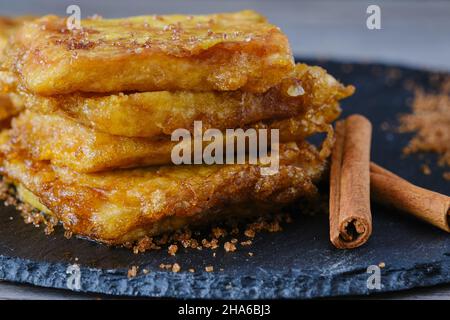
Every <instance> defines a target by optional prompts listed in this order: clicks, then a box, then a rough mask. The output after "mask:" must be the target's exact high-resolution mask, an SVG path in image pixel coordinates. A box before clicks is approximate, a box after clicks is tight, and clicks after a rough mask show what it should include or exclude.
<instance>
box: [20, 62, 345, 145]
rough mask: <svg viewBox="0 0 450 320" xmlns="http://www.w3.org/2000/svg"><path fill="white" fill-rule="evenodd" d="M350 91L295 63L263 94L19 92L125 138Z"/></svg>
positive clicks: (231, 121) (282, 111)
mask: <svg viewBox="0 0 450 320" xmlns="http://www.w3.org/2000/svg"><path fill="white" fill-rule="evenodd" d="M352 93H353V87H351V86H347V87H345V86H343V85H342V84H341V83H339V82H338V81H336V80H335V79H334V78H333V77H332V76H330V75H329V74H328V73H327V72H326V71H325V70H324V69H322V68H320V67H310V66H307V65H305V64H298V65H297V66H296V68H295V75H294V76H293V77H292V78H287V79H284V80H283V81H282V82H281V83H280V84H278V85H277V86H275V87H272V88H271V89H269V90H268V91H267V92H265V93H260V94H255V93H248V92H243V91H234V92H218V91H216V92H190V91H176V92H169V91H157V92H144V93H134V94H117V95H107V96H104V95H92V94H90V95H88V94H74V95H60V96H55V97H43V96H37V95H33V94H27V93H23V96H25V97H26V98H25V101H26V106H27V107H28V108H30V109H32V110H33V111H37V112H40V113H44V114H50V113H55V112H57V113H60V114H63V115H65V116H68V117H70V118H72V119H74V120H76V121H77V122H80V123H82V124H84V125H86V126H89V127H91V128H94V129H97V130H99V131H102V132H106V133H110V134H114V135H120V136H127V137H152V138H155V137H159V136H164V135H170V134H171V133H172V132H173V131H174V130H175V129H177V128H186V129H189V130H191V131H192V129H193V123H194V121H198V120H200V121H202V125H203V127H204V128H205V129H208V128H216V129H219V130H224V129H227V128H238V127H244V126H245V125H248V124H250V123H254V122H258V121H261V120H267V119H281V118H288V117H294V116H298V115H300V114H304V113H305V112H306V111H310V110H311V109H313V110H317V109H319V108H320V107H322V106H323V105H325V104H335V103H336V102H337V101H339V100H340V99H343V98H345V97H347V96H349V95H351V94H352Z"/></svg>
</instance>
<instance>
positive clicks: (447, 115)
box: [399, 77, 450, 179]
mask: <svg viewBox="0 0 450 320" xmlns="http://www.w3.org/2000/svg"><path fill="white" fill-rule="evenodd" d="M399 129H400V132H415V135H414V137H413V138H412V139H411V141H410V142H409V144H408V145H407V146H406V147H405V148H404V150H403V152H404V153H405V154H411V153H417V152H434V153H437V154H439V162H438V164H439V165H440V166H450V77H447V78H446V79H444V80H443V81H442V82H441V85H440V90H439V92H438V93H427V92H425V91H424V90H423V89H421V88H415V89H414V99H413V102H412V113H411V114H406V115H402V116H401V117H400V128H399ZM424 173H425V174H427V173H429V170H425V171H424ZM449 175H450V173H449V172H445V173H444V178H445V179H448V178H449Z"/></svg>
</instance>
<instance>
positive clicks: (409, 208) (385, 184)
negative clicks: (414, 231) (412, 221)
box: [370, 163, 450, 232]
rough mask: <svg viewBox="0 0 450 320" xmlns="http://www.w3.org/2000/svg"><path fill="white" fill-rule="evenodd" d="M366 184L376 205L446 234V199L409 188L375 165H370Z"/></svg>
mask: <svg viewBox="0 0 450 320" xmlns="http://www.w3.org/2000/svg"><path fill="white" fill-rule="evenodd" d="M370 184H371V192H372V196H373V198H374V200H376V201H377V202H381V203H383V204H388V205H391V206H393V207H395V208H397V209H399V210H401V211H403V212H407V213H410V214H412V215H414V216H416V217H417V218H419V219H421V220H424V221H426V222H428V223H430V224H432V225H434V226H436V227H438V228H440V229H442V230H444V231H447V232H450V211H449V210H450V197H448V196H446V195H443V194H440V193H437V192H434V191H430V190H427V189H424V188H421V187H418V186H416V185H413V184H412V183H410V182H408V181H406V180H405V179H403V178H400V177H399V176H397V175H395V174H394V173H392V172H390V171H388V170H386V169H384V168H382V167H380V166H379V165H377V164H375V163H371V164H370Z"/></svg>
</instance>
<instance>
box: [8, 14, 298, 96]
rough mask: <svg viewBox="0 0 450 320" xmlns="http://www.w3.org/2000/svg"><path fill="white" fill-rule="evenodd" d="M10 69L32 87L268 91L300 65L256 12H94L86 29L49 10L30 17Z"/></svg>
mask: <svg viewBox="0 0 450 320" xmlns="http://www.w3.org/2000/svg"><path fill="white" fill-rule="evenodd" d="M12 45H13V48H12V49H11V50H10V51H9V54H8V56H9V59H8V66H9V69H10V71H14V72H16V73H18V74H19V75H20V78H21V79H22V80H23V82H24V85H25V87H26V88H28V89H29V90H30V91H31V92H33V93H37V94H42V95H55V94H67V93H73V92H121V91H158V90H170V91H173V90H194V91H209V90H219V91H228V90H237V89H242V90H244V91H250V92H264V91H266V90H268V89H269V88H270V87H272V86H274V85H275V84H277V83H279V82H280V81H281V79H283V78H285V77H287V76H288V75H289V74H290V73H291V72H292V70H293V68H294V62H293V57H292V53H291V49H290V47H289V43H288V39H287V37H286V36H285V35H284V34H283V33H282V32H281V31H280V29H279V28H278V27H276V26H274V25H271V24H269V23H268V22H267V21H266V19H265V18H264V17H262V16H261V15H259V14H257V13H255V12H253V11H241V12H236V13H223V14H211V15H204V16H186V15H167V16H140V17H131V18H123V19H99V18H92V19H86V20H82V21H81V29H80V30H73V31H71V30H68V29H67V26H66V19H65V18H59V17H56V16H46V17H43V18H41V19H38V20H36V21H34V22H31V23H27V24H26V25H25V26H24V27H23V28H22V29H21V30H20V32H19V33H18V34H17V35H16V37H14V40H13V43H12Z"/></svg>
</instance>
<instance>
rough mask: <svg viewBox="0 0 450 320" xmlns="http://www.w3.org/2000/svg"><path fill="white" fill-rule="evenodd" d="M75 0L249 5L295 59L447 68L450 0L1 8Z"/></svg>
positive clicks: (116, 13)
mask: <svg viewBox="0 0 450 320" xmlns="http://www.w3.org/2000/svg"><path fill="white" fill-rule="evenodd" d="M72 4H76V5H79V6H80V8H81V14H82V17H87V16H91V15H94V14H99V15H101V16H103V17H105V18H112V17H125V16H131V15H145V14H167V13H187V14H189V13H190V14H196V13H212V12H221V11H236V10H241V9H253V10H257V11H259V12H261V13H263V14H264V15H265V16H267V17H268V18H269V20H270V21H271V22H272V23H274V24H276V25H278V26H280V27H281V28H282V29H283V31H284V32H285V33H286V34H287V35H288V36H289V39H290V41H291V45H292V48H293V51H294V53H295V54H296V55H297V56H300V57H306V58H327V59H329V58H332V59H339V60H344V61H378V62H385V63H389V64H400V65H406V66H412V67H421V68H427V69H434V70H446V71H450V1H425V0H397V1H393V0H392V1H375V0H372V1H365V0H343V1H335V0H328V1H326V0H316V1H312V0H310V1H296V0H240V1H238V0H226V1H225V0H158V1H151V0H95V1H94V0H80V1H75V0H20V1H19V0H16V1H7V0H2V1H1V2H0V14H1V15H24V14H34V15H44V14H48V13H52V14H57V15H65V14H66V8H67V6H69V5H72ZM369 5H378V6H379V7H380V9H381V30H369V29H368V28H367V26H366V19H367V18H368V16H369V14H367V13H366V10H367V7H368V6H369Z"/></svg>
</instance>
